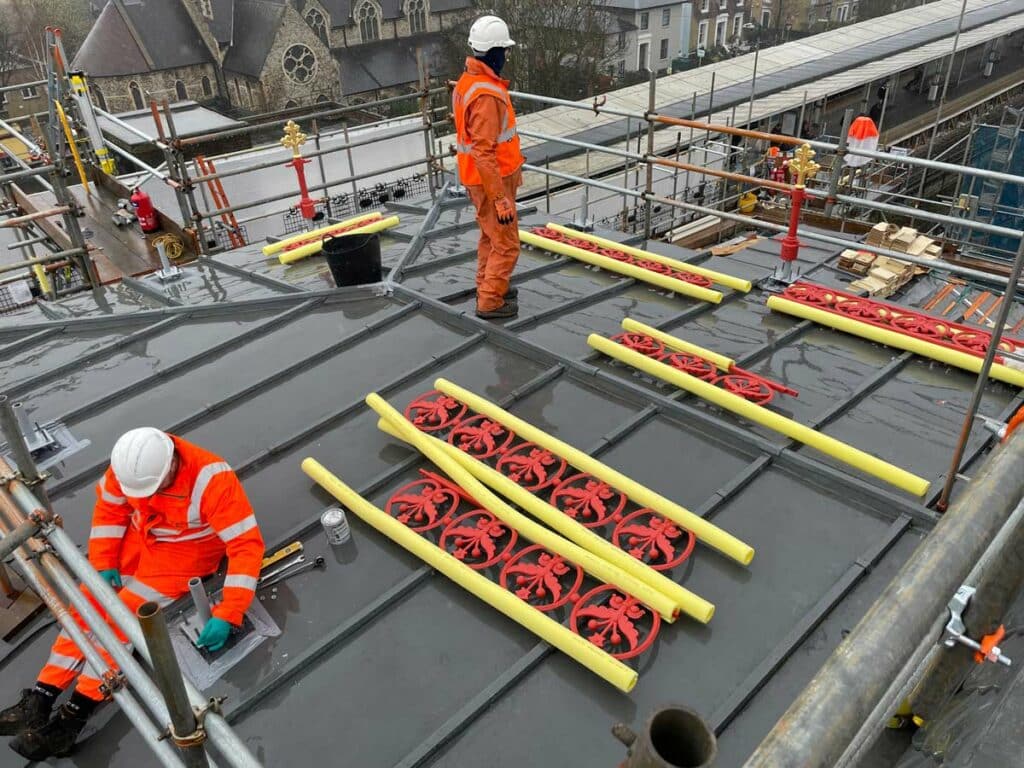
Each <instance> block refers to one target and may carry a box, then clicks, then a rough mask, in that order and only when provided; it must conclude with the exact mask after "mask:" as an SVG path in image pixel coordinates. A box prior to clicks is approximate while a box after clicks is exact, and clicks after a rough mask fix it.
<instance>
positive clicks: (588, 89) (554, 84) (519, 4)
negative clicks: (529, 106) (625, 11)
mask: <svg viewBox="0 0 1024 768" xmlns="http://www.w3.org/2000/svg"><path fill="white" fill-rule="evenodd" d="M487 13H493V14H495V15H497V16H500V17H501V18H502V19H504V20H505V21H506V22H507V23H508V26H509V30H510V31H511V33H512V37H513V39H514V40H515V41H516V47H515V48H514V49H512V51H511V52H510V55H509V58H508V63H507V64H506V65H505V69H504V70H503V71H502V76H503V77H507V78H509V79H510V80H512V82H513V87H514V88H516V89H518V90H522V91H530V92H531V93H537V94H540V95H543V96H557V97H560V98H582V97H584V96H587V95H590V94H591V93H593V92H594V91H595V89H597V88H598V86H599V84H600V83H601V82H602V79H603V78H604V77H605V76H606V73H607V72H608V70H609V68H610V67H612V66H613V65H614V63H615V62H617V61H618V59H619V58H621V54H622V47H621V45H622V44H621V43H620V42H619V36H618V26H617V23H616V20H615V16H614V15H613V13H612V12H610V11H608V10H607V9H606V8H605V7H604V6H603V5H602V4H601V2H600V1H599V0H597V1H596V2H587V0H564V1H562V2H552V0H473V9H472V13H471V14H470V15H468V16H467V19H466V21H465V23H464V24H461V25H457V26H456V27H455V28H454V29H452V30H451V32H449V40H448V44H447V45H446V46H445V48H446V50H447V51H449V52H450V56H449V61H448V62H446V64H447V66H448V67H449V68H450V69H451V71H452V73H453V74H454V73H455V72H458V71H460V70H461V69H462V61H463V59H464V58H465V56H466V55H469V49H468V48H467V46H466V38H467V34H468V32H469V26H470V24H472V21H473V19H474V18H476V17H477V16H481V15H484V14H487Z"/></svg>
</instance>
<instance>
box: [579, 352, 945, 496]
mask: <svg viewBox="0 0 1024 768" xmlns="http://www.w3.org/2000/svg"><path fill="white" fill-rule="evenodd" d="M587 343H588V344H589V345H590V346H591V347H593V348H594V349H596V350H598V351H599V352H603V353H604V354H606V355H608V356H609V357H614V358H615V359H616V360H618V361H620V362H623V363H626V364H627V365H631V366H632V367H634V368H636V369H638V370H641V371H644V372H645V373H649V374H650V375H651V376H654V377H655V378H657V379H661V380H662V381H667V382H668V383H669V384H673V385H675V386H677V387H679V388H680V389H683V390H686V391H687V392H689V393H691V394H694V395H697V397H700V398H702V399H704V400H707V401H708V402H710V403H714V404H715V405H717V406H719V407H720V408H724V409H725V410H727V411H732V412H733V413H735V414H737V415H738V416H741V417H743V418H744V419H747V420H748V421H753V422H755V423H757V424H760V425H761V426H764V427H767V428H768V429H771V430H774V431H776V432H779V433H780V434H783V435H785V436H786V437H789V438H791V439H793V440H796V441H797V442H800V443H803V444H804V445H809V446H810V447H811V448H814V449H815V450H818V451H821V452H822V453H824V454H826V455H828V456H832V457H833V458H836V459H839V460H840V461H842V462H844V463H845V464H849V465H850V466H851V467H855V468H857V469H859V470H861V471H862V472H866V473H867V474H869V475H874V476H875V477H877V478H879V479H881V480H884V481H885V482H887V483H889V484H890V485H894V486H896V487H897V488H901V489H902V490H904V491H907V492H908V493H912V494H914V495H915V496H924V495H925V494H926V493H927V492H928V486H929V485H930V483H929V482H928V481H927V480H925V479H924V478H923V477H918V476H917V475H914V474H912V473H910V472H907V471H906V470H905V469H900V468H899V467H896V466H893V465H892V464H889V463H888V462H886V461H882V460H881V459H879V458H877V457H875V456H872V455H871V454H869V453H865V452H864V451H862V450H860V449H858V448H854V447H853V446H852V445H847V444H846V443H844V442H841V441H839V440H836V439H835V438H834V437H829V436H828V435H825V434H823V433H821V432H818V431H817V430H815V429H811V428H810V427H805V426H804V425H803V424H800V423H798V422H796V421H793V420H792V419H787V418H786V417H785V416H780V415H779V414H777V413H775V412H774V411H769V410H768V409H767V408H762V407H761V406H760V405H755V404H754V403H752V402H750V401H749V400H745V399H744V398H742V397H740V396H739V395H734V394H733V393H732V392H727V391H726V390H724V389H721V388H720V387H716V386H715V385H714V384H709V383H708V382H706V381H701V380H700V379H698V378H697V377H695V376H690V375H689V374H688V373H683V372H682V371H680V370H677V369H675V368H672V367H671V366H668V365H665V364H664V363H659V362H658V361H657V360H653V359H651V358H649V357H647V356H646V355H642V354H640V353H639V352H634V351H633V350H631V349H626V347H624V346H622V345H621V344H617V343H615V342H614V341H611V340H610V339H606V338H604V337H603V336H598V335H597V334H596V333H595V334H591V335H590V337H589V338H588V339H587Z"/></svg>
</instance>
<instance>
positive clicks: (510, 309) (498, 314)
mask: <svg viewBox="0 0 1024 768" xmlns="http://www.w3.org/2000/svg"><path fill="white" fill-rule="evenodd" d="M518 315H519V304H517V303H516V302H515V301H509V300H507V299H506V300H505V303H504V304H502V305H501V306H500V307H498V308H497V309H478V310H477V311H476V316H477V317H479V318H482V319H484V320H503V319H505V318H508V317H516V316H518Z"/></svg>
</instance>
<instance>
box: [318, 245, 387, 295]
mask: <svg viewBox="0 0 1024 768" xmlns="http://www.w3.org/2000/svg"><path fill="white" fill-rule="evenodd" d="M324 258H326V259H327V266H329V267H330V268H331V276H332V277H333V278H334V284H335V285H337V286H338V287H339V288H342V287H344V286H346V285H366V284H367V283H379V282H380V281H381V276H382V273H381V266H380V236H379V235H378V234H376V233H373V234H370V235H337V236H336V237H327V238H324Z"/></svg>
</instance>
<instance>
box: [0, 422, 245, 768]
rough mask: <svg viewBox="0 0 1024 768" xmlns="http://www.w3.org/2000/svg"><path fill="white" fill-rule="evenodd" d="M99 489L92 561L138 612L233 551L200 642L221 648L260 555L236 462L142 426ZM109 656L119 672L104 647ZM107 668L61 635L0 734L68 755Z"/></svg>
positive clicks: (100, 696)
mask: <svg viewBox="0 0 1024 768" xmlns="http://www.w3.org/2000/svg"><path fill="white" fill-rule="evenodd" d="M96 495H97V500H96V506H95V508H94V510H93V515H92V531H91V533H90V535H89V562H91V563H92V565H93V566H94V567H95V568H96V570H98V571H99V572H100V575H101V576H103V578H105V579H106V580H107V581H109V582H110V584H111V585H112V586H114V587H116V588H118V589H119V591H118V596H119V597H120V598H121V600H122V601H123V602H124V603H125V604H126V605H127V606H128V607H129V608H131V609H132V612H134V611H135V610H136V609H137V608H138V607H139V606H140V605H142V604H143V603H145V602H148V601H154V602H157V603H159V604H160V605H161V606H166V605H169V604H170V603H172V602H173V601H174V600H177V599H178V598H179V597H182V596H183V595H185V594H187V593H188V581H189V579H190V578H192V577H193V576H200V577H203V576H209V575H210V574H212V573H213V572H214V571H216V570H217V566H218V565H219V563H220V561H221V559H222V558H223V557H224V555H225V554H226V555H227V558H228V563H227V576H226V578H225V579H224V590H223V593H222V599H221V601H220V603H218V604H217V605H216V606H215V607H214V608H213V616H212V618H210V620H209V621H207V622H206V625H205V626H204V627H203V629H202V632H201V633H200V635H199V639H198V640H197V641H196V644H197V645H198V646H199V647H201V648H205V649H207V650H209V651H218V650H220V649H221V648H223V647H224V645H225V644H226V643H227V641H228V636H229V634H230V632H231V628H232V627H233V626H239V625H240V624H241V623H242V617H243V616H244V614H245V611H246V610H247V609H248V607H249V604H250V603H251V602H252V599H253V596H254V594H255V591H256V580H257V577H258V576H259V572H260V566H261V564H262V561H263V537H262V535H261V534H260V529H259V526H258V525H257V524H256V516H255V515H254V514H253V510H252V507H251V506H250V505H249V500H248V499H247V498H246V496H245V491H244V490H242V484H241V482H240V481H239V479H238V476H237V475H236V474H235V473H234V472H233V471H232V470H231V467H229V466H228V465H227V463H226V462H225V461H224V460H223V459H221V458H220V457H219V456H216V455H214V454H212V453H210V452H208V451H205V450H203V449H202V448H200V447H198V446H196V445H192V444H191V443H188V442H186V441H185V440H182V439H181V438H180V437H175V436H173V435H168V434H166V433H165V432H161V431H160V430H158V429H153V428H152V427H142V428H140V429H133V430H131V431H130V432H126V433H125V434H124V435H122V436H121V437H120V438H119V439H118V441H117V443H115V444H114V450H113V452H112V453H111V457H110V468H109V469H108V470H107V472H106V474H105V475H104V476H103V479H102V480H101V481H100V483H99V485H98V486H97V488H96ZM83 589H84V588H83ZM86 594H87V595H88V594H89V593H88V592H87V591H86ZM93 602H94V604H96V603H95V600H94V601H93ZM96 607H97V609H99V610H100V612H101V613H103V614H104V616H105V617H106V614H105V612H103V610H102V608H100V606H99V605H98V604H96ZM76 618H77V615H76ZM108 620H109V619H108ZM78 621H79V623H80V624H82V622H81V619H78ZM82 626H83V628H86V627H85V625H84V624H82ZM112 626H114V625H113V624H112ZM114 629H115V631H116V632H117V633H118V637H119V638H120V639H121V640H122V642H127V640H126V639H125V638H124V636H123V635H122V634H121V632H120V631H119V630H118V629H117V627H116V626H114ZM103 656H104V658H105V659H106V661H107V663H108V664H109V665H110V669H116V667H115V665H114V662H113V660H112V659H111V658H110V656H109V655H107V653H106V652H105V651H103ZM102 673H103V671H102V670H94V669H92V668H91V667H89V666H87V665H86V663H85V658H84V657H83V655H82V653H81V651H79V650H78V647H77V646H76V645H75V644H74V642H72V640H71V638H70V637H69V636H68V635H66V634H65V633H64V632H61V633H60V634H59V635H58V636H57V640H56V642H54V644H53V648H52V651H51V653H50V657H49V659H47V661H46V664H45V665H44V666H43V668H42V670H41V671H40V673H39V677H38V679H37V682H36V684H35V686H33V687H32V688H30V689H28V690H25V691H23V692H22V696H21V700H20V701H19V702H18V703H17V704H15V705H13V706H11V707H8V708H7V709H5V710H3V711H2V712H0V735H5V736H15V738H14V739H12V740H11V743H10V746H11V749H13V750H14V751H15V752H17V753H18V754H20V755H22V756H23V757H27V758H28V759H30V760H44V759H46V758H47V757H50V756H51V755H54V756H59V757H63V756H65V755H68V754H70V752H71V751H72V749H73V748H74V744H75V741H76V740H77V738H78V734H79V733H81V731H82V728H83V727H85V723H86V721H87V720H88V718H89V716H90V715H91V714H92V712H93V710H95V709H96V707H97V706H98V705H99V704H100V703H101V702H103V701H104V700H105V699H106V697H107V688H106V685H105V684H104V683H103V681H102V680H101V679H99V678H100V675H102ZM76 679H77V684H76V686H75V690H74V692H73V693H72V694H71V697H70V698H69V699H68V700H67V702H66V703H65V704H64V705H63V706H61V707H60V709H58V710H57V713H56V714H55V715H54V716H53V718H52V719H51V718H50V713H51V711H52V709H53V706H54V703H55V702H56V700H57V698H58V697H59V696H60V695H61V692H62V691H64V690H65V689H67V688H68V687H70V685H71V684H72V683H74V682H75V681H76Z"/></svg>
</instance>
